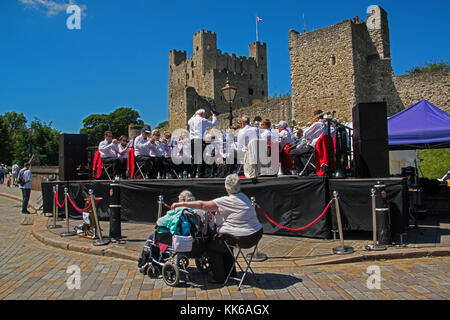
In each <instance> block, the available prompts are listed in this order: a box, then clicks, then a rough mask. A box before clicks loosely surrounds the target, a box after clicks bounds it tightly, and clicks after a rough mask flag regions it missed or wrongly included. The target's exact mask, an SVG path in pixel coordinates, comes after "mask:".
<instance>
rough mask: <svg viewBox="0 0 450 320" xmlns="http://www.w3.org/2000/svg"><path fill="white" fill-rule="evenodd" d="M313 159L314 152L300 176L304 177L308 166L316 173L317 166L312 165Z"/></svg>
mask: <svg viewBox="0 0 450 320" xmlns="http://www.w3.org/2000/svg"><path fill="white" fill-rule="evenodd" d="M313 158H314V152H312V153H311V155H310V156H309V159H308V161H307V162H306V164H305V167H304V168H303V170H302V171H301V172H300V174H299V175H300V176H301V175H303V173H304V172H305V170H306V169H307V168H308V166H311V167H312V168H313V169H314V171H316V166H315V165H314V164H313V163H312V161H313Z"/></svg>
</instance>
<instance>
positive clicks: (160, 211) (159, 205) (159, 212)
mask: <svg viewBox="0 0 450 320" xmlns="http://www.w3.org/2000/svg"><path fill="white" fill-rule="evenodd" d="M163 201H164V196H163V195H160V196H159V197H158V219H159V218H161V214H162V205H163Z"/></svg>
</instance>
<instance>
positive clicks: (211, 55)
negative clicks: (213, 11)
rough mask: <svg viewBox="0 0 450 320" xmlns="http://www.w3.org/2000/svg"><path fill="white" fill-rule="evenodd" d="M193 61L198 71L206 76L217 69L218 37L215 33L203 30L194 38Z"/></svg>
mask: <svg viewBox="0 0 450 320" xmlns="http://www.w3.org/2000/svg"><path fill="white" fill-rule="evenodd" d="M193 50H194V51H193V52H194V54H193V57H192V59H193V61H194V66H195V68H196V70H198V71H199V72H201V73H202V74H205V73H206V72H207V71H209V70H212V69H215V68H216V55H217V37H216V34H215V33H214V32H211V31H204V30H203V29H201V30H200V31H199V32H197V33H195V34H194V36H193Z"/></svg>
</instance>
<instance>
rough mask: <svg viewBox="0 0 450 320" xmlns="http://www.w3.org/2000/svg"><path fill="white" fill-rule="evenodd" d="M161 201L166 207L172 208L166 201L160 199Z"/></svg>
mask: <svg viewBox="0 0 450 320" xmlns="http://www.w3.org/2000/svg"><path fill="white" fill-rule="evenodd" d="M161 203H162V204H163V205H164V206H166V208H167V209H169V210H172V207H171V206H169V205H168V204H167V203H165V202H164V201H161Z"/></svg>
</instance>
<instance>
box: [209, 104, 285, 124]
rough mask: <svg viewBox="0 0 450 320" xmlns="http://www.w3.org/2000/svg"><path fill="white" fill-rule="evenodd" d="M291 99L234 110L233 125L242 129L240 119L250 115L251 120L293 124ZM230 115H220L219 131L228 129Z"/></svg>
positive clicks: (218, 118)
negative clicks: (257, 119) (258, 119)
mask: <svg viewBox="0 0 450 320" xmlns="http://www.w3.org/2000/svg"><path fill="white" fill-rule="evenodd" d="M291 109H292V105H291V98H277V99H273V100H270V101H267V102H261V103H257V104H256V105H252V106H249V107H245V108H239V109H233V117H234V119H233V125H235V126H238V127H240V126H241V124H240V118H241V117H242V116H244V115H248V116H249V117H250V119H251V120H252V121H253V119H254V118H255V117H257V116H259V117H261V118H262V119H269V120H270V121H271V122H272V123H278V122H280V121H281V120H285V121H287V122H288V123H289V124H291V123H292V118H291ZM228 116H229V113H223V114H220V115H219V116H218V117H217V120H218V125H217V128H218V129H226V128H228V126H229V121H230V120H229V118H228Z"/></svg>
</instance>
